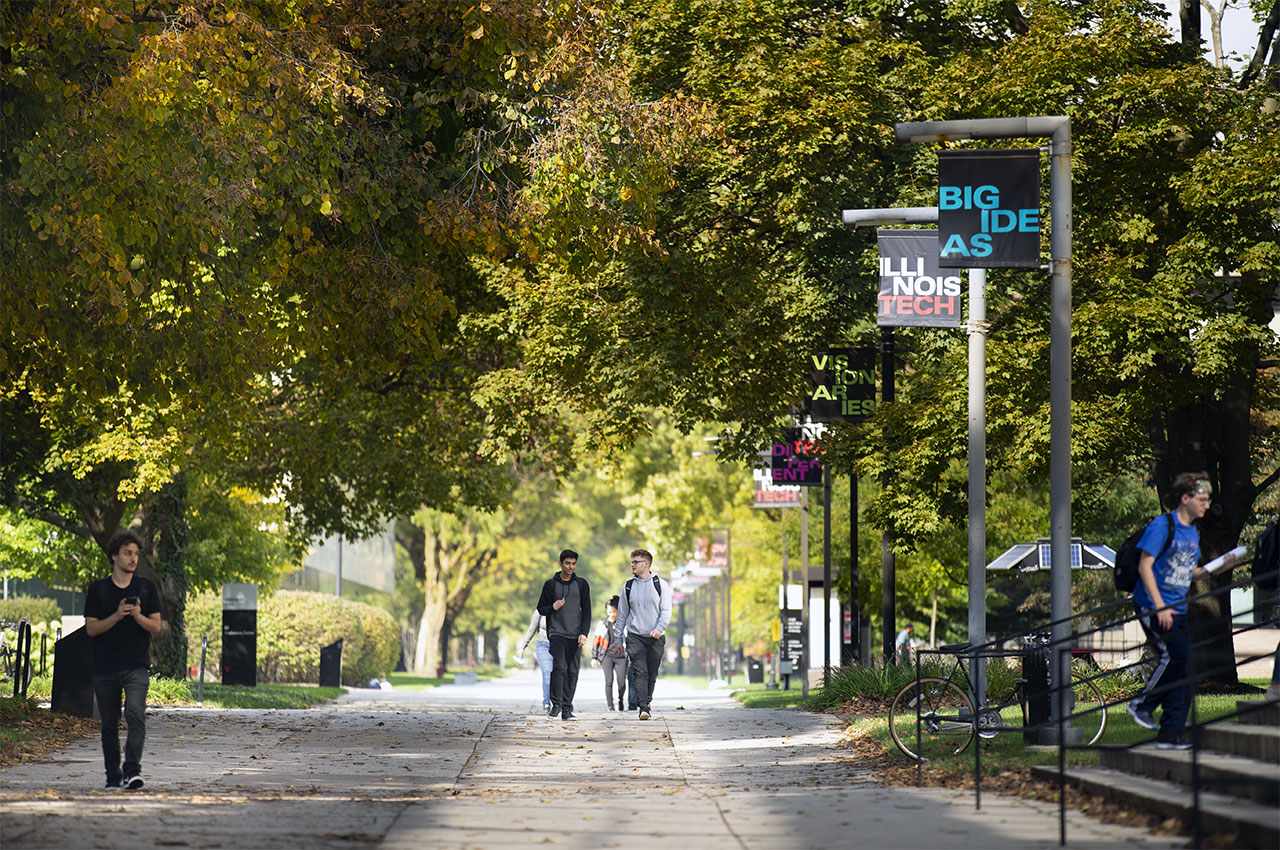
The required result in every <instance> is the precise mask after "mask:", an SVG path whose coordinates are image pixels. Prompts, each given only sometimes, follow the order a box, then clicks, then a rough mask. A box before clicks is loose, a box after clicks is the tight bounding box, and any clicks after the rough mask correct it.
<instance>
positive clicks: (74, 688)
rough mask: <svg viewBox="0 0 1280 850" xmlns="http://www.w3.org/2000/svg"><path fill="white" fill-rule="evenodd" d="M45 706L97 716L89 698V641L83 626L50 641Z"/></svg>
mask: <svg viewBox="0 0 1280 850" xmlns="http://www.w3.org/2000/svg"><path fill="white" fill-rule="evenodd" d="M49 707H50V709H52V710H53V711H56V712H58V713H59V714H70V715H71V716H73V717H93V718H96V717H97V706H96V705H95V704H94V699H93V645H92V644H91V643H90V642H89V633H88V632H87V631H85V629H84V627H83V626H81V627H80V628H78V629H76V630H75V631H74V632H72V633H71V634H69V635H67V636H66V637H64V638H62V639H61V640H58V641H56V642H55V643H54V645H53V694H52V698H51V699H50V700H49Z"/></svg>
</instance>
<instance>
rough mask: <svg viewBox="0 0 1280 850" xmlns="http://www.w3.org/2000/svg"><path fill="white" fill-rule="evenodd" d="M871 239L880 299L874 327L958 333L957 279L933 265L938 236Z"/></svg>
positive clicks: (899, 233) (895, 234)
mask: <svg viewBox="0 0 1280 850" xmlns="http://www.w3.org/2000/svg"><path fill="white" fill-rule="evenodd" d="M939 215H941V213H939ZM877 236H878V237H879V241H880V297H879V299H877V303H876V324H877V325H880V326H881V327H895V328H896V327H930V328H958V327H960V325H961V322H960V311H961V308H962V306H963V305H962V303H961V299H962V296H963V293H964V288H963V286H962V283H961V280H960V276H959V275H957V274H951V273H949V272H944V271H943V270H942V269H941V268H940V267H939V265H938V247H939V243H938V231H936V230H881V231H879V233H878V234H877Z"/></svg>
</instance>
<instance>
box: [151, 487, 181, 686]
mask: <svg viewBox="0 0 1280 850" xmlns="http://www.w3.org/2000/svg"><path fill="white" fill-rule="evenodd" d="M186 503H187V481H186V476H185V475H183V474H182V473H179V474H178V475H177V476H175V477H174V479H173V480H172V481H170V482H169V483H168V484H166V485H164V486H163V487H161V488H160V492H159V493H157V494H156V495H155V497H154V499H153V500H152V503H151V505H150V506H149V507H148V508H147V510H146V513H145V516H146V526H147V528H148V531H149V532H150V544H151V545H150V547H149V548H150V550H151V551H150V554H151V563H152V567H153V568H154V569H155V571H156V576H157V578H158V579H159V582H158V584H157V590H159V592H160V605H161V608H162V610H163V614H162V616H163V618H164V621H165V628H163V629H161V631H160V634H158V635H157V636H156V637H155V638H153V639H152V642H151V657H152V660H153V661H154V663H155V674H156V675H157V676H163V677H165V678H169V679H183V678H186V675H187V625H186V622H187V621H186V608H187V566H186V560H185V553H186V548H187V534H188V531H187V519H186Z"/></svg>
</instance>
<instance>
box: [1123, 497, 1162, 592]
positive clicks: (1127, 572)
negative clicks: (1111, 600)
mask: <svg viewBox="0 0 1280 850" xmlns="http://www.w3.org/2000/svg"><path fill="white" fill-rule="evenodd" d="M1165 517H1166V518H1167V519H1168V520H1169V536H1168V537H1166V538H1165V540H1164V546H1161V547H1160V554H1159V555H1156V560H1157V561H1158V560H1160V558H1161V557H1162V556H1163V555H1164V553H1165V552H1168V551H1169V546H1170V544H1172V543H1173V511H1170V512H1169V513H1167V514H1165ZM1152 519H1154V517H1152ZM1150 524H1151V520H1147V521H1146V522H1144V523H1143V524H1142V525H1140V526H1138V528H1137V529H1136V530H1135V531H1134V532H1133V534H1130V535H1129V536H1128V537H1126V538H1125V539H1124V542H1123V543H1121V544H1120V548H1119V549H1118V550H1117V551H1116V565H1115V567H1113V568H1112V573H1111V578H1112V580H1113V581H1114V582H1115V586H1116V590H1119V591H1123V592H1124V593H1133V589H1134V588H1135V587H1137V586H1138V560H1139V559H1140V558H1141V557H1142V550H1141V549H1139V548H1138V541H1139V540H1141V539H1142V532H1144V531H1146V530H1147V526H1148V525H1150Z"/></svg>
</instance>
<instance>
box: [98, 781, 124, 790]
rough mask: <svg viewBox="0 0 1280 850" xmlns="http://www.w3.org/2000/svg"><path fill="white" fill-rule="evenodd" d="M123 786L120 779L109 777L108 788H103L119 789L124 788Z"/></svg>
mask: <svg viewBox="0 0 1280 850" xmlns="http://www.w3.org/2000/svg"><path fill="white" fill-rule="evenodd" d="M123 787H124V786H123V785H121V784H120V780H119V779H108V780H107V785H106V788H104V789H103V790H105V791H119V790H120V789H121V788H123Z"/></svg>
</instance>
